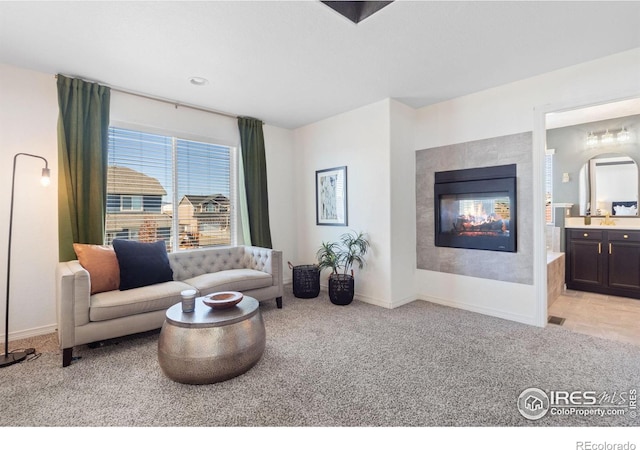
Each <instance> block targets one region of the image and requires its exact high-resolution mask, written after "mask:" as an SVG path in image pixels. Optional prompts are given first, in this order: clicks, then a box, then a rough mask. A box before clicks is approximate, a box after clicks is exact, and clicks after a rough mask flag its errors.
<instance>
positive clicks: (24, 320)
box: [0, 65, 58, 353]
mask: <svg viewBox="0 0 640 450" xmlns="http://www.w3.org/2000/svg"><path fill="white" fill-rule="evenodd" d="M57 121H58V94H57V90H56V80H55V79H54V77H53V75H50V74H44V73H39V72H33V71H30V70H22V69H18V68H15V67H12V66H7V65H0V192H1V193H2V194H1V195H0V217H2V218H3V219H2V220H0V274H1V275H0V292H2V294H0V295H1V297H2V300H0V305H1V308H0V319H1V321H2V322H1V323H2V327H1V330H2V331H1V334H2V335H1V336H0V341H2V342H4V332H5V327H4V323H5V317H6V316H5V293H6V289H7V285H6V273H7V250H8V245H7V243H8V233H9V210H10V200H11V173H12V166H13V157H14V155H15V154H16V153H21V152H24V153H32V154H36V155H40V156H43V157H45V158H46V159H47V160H48V161H49V167H50V169H51V184H50V186H48V187H46V188H44V187H42V186H41V185H40V181H39V180H40V175H41V171H42V167H43V162H42V161H41V160H39V159H35V158H29V157H24V156H20V157H18V159H17V169H16V183H15V200H14V211H13V239H12V247H11V253H12V254H11V283H10V310H9V336H10V338H9V340H12V339H15V338H19V337H27V336H34V335H38V334H44V333H49V332H52V331H54V330H55V323H56V318H55V316H56V315H55V280H54V267H55V264H56V263H57V261H58V225H57V224H58V207H57V205H58V194H57V185H58V181H57V180H58V169H57V168H58V156H57V154H58V144H57ZM9 350H10V351H11V350H13V348H12V347H11V346H10V347H9ZM0 353H2V352H0Z"/></svg>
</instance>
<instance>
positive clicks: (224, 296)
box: [202, 291, 244, 309]
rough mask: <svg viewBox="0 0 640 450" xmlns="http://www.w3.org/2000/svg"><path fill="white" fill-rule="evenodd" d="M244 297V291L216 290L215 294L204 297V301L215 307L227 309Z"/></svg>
mask: <svg viewBox="0 0 640 450" xmlns="http://www.w3.org/2000/svg"><path fill="white" fill-rule="evenodd" d="M243 297H244V295H242V292H235V291H225V292H214V293H213V294H209V295H205V296H204V297H203V298H202V302H203V303H204V304H205V305H207V306H209V307H211V308H213V309H226V308H232V307H234V306H235V305H237V304H238V303H240V302H241V301H242V299H243Z"/></svg>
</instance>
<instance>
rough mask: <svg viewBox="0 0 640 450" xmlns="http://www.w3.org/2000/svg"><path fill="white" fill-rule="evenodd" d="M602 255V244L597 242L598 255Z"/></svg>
mask: <svg viewBox="0 0 640 450" xmlns="http://www.w3.org/2000/svg"><path fill="white" fill-rule="evenodd" d="M600 253H602V242H598V255H599V254H600Z"/></svg>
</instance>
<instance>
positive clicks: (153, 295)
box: [89, 281, 193, 322]
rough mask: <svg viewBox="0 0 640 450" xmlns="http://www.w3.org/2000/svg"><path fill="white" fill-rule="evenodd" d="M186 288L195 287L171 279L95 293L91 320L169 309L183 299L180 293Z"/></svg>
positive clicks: (90, 313)
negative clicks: (122, 289) (124, 289)
mask: <svg viewBox="0 0 640 450" xmlns="http://www.w3.org/2000/svg"><path fill="white" fill-rule="evenodd" d="M186 289H193V288H192V287H191V286H189V285H188V284H186V283H183V282H181V281H169V282H166V283H158V284H153V285H150V286H144V287H139V288H133V289H128V290H126V291H124V292H123V291H118V290H115V291H109V292H102V293H100V294H95V295H92V296H91V308H90V310H89V320H91V321H92V322H98V321H101V320H109V319H116V318H118V317H128V316H133V315H134V314H142V313H146V312H150V311H158V310H161V309H167V308H169V307H171V306H173V305H175V304H176V303H179V302H180V301H181V300H182V297H181V295H180V293H181V292H182V291H184V290H186Z"/></svg>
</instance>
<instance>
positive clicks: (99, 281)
mask: <svg viewBox="0 0 640 450" xmlns="http://www.w3.org/2000/svg"><path fill="white" fill-rule="evenodd" d="M73 250H74V251H75V252H76V256H77V257H78V262H79V263H80V265H81V266H82V267H84V269H85V270H86V271H87V272H89V280H90V282H91V294H97V293H98V292H105V291H113V290H116V289H118V288H119V287H120V266H119V265H118V258H117V257H116V252H115V251H114V250H113V247H111V246H109V245H95V244H73Z"/></svg>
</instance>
